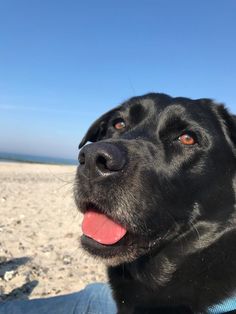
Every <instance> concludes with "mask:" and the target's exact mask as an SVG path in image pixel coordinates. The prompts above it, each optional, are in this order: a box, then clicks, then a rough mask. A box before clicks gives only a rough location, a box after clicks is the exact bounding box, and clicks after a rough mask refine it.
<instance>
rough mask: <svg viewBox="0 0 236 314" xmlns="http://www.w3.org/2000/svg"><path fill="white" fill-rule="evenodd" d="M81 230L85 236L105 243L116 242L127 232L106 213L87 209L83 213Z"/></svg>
mask: <svg viewBox="0 0 236 314" xmlns="http://www.w3.org/2000/svg"><path fill="white" fill-rule="evenodd" d="M82 231H83V233H84V234H85V235H86V236H87V237H90V238H92V239H93V240H95V241H97V242H99V243H101V244H105V245H112V244H115V243H117V242H118V241H119V240H121V239H122V238H123V237H124V236H125V234H126V232H127V230H126V229H125V228H124V227H122V226H121V225H120V224H118V223H116V222H114V221H113V220H111V219H110V218H108V217H107V216H106V215H104V214H102V213H97V212H95V211H92V210H88V211H87V212H86V213H85V215H84V219H83V222H82Z"/></svg>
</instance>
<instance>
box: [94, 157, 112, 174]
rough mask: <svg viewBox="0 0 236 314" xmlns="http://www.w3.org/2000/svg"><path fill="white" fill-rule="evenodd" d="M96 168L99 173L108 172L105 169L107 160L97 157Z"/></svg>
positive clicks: (106, 168)
mask: <svg viewBox="0 0 236 314" xmlns="http://www.w3.org/2000/svg"><path fill="white" fill-rule="evenodd" d="M96 166H97V168H98V169H99V170H101V171H103V172H104V171H107V170H109V169H108V167H107V159H106V158H105V157H103V156H98V157H97V159H96Z"/></svg>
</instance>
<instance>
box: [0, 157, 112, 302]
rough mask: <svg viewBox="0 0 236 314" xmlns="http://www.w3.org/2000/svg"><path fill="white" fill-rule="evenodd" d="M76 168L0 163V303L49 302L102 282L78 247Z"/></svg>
mask: <svg viewBox="0 0 236 314" xmlns="http://www.w3.org/2000/svg"><path fill="white" fill-rule="evenodd" d="M75 171H76V167H75V166H58V165H42V164H30V163H29V164H28V163H7V162H1V163H0V208H1V219H0V300H6V299H15V298H18V299H25V298H30V299H32V298H38V297H48V296H54V295H61V294H65V293H70V292H75V291H78V290H80V289H81V288H83V287H84V286H85V285H86V284H88V283H91V282H95V281H103V282H104V281H106V280H107V278H106V272H105V268H104V266H103V265H102V264H100V263H99V262H98V261H95V260H94V259H92V258H91V257H89V256H88V255H87V254H86V253H85V252H84V251H83V250H82V249H81V248H80V243H79V237H80V234H81V220H82V215H81V214H80V213H78V211H77V209H76V207H75V204H74V201H73V180H74V176H75Z"/></svg>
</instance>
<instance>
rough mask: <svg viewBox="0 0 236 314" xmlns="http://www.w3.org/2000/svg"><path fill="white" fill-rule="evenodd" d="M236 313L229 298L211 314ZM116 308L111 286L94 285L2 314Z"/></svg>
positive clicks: (2, 307) (80, 313) (112, 313)
mask: <svg viewBox="0 0 236 314" xmlns="http://www.w3.org/2000/svg"><path fill="white" fill-rule="evenodd" d="M233 310H236V299H233V298H232V299H227V300H226V301H225V302H223V303H222V304H220V305H216V306H214V307H211V308H210V309H209V310H208V312H207V313H208V314H222V313H227V312H230V311H233ZM116 313H117V308H116V305H115V302H114V300H113V298H112V294H111V289H110V287H109V285H108V284H102V283H94V284H91V285H88V286H87V287H86V288H85V289H83V290H81V291H79V292H76V293H72V294H68V295H63V296H58V297H52V298H46V299H34V300H19V301H7V302H2V303H1V304H0V314H116ZM235 313H236V311H235Z"/></svg>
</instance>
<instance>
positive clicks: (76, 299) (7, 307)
mask: <svg viewBox="0 0 236 314" xmlns="http://www.w3.org/2000/svg"><path fill="white" fill-rule="evenodd" d="M106 313H107V314H116V313H117V309H116V305H115V302H114V301H113V299H112V295H111V289H110V287H109V286H108V285H107V284H102V283H94V284H91V285H88V286H87V287H86V288H85V289H83V290H81V291H79V292H76V293H72V294H68V295H63V296H58V297H52V298H46V299H34V300H19V301H8V302H3V303H1V304H0V314H106Z"/></svg>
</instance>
